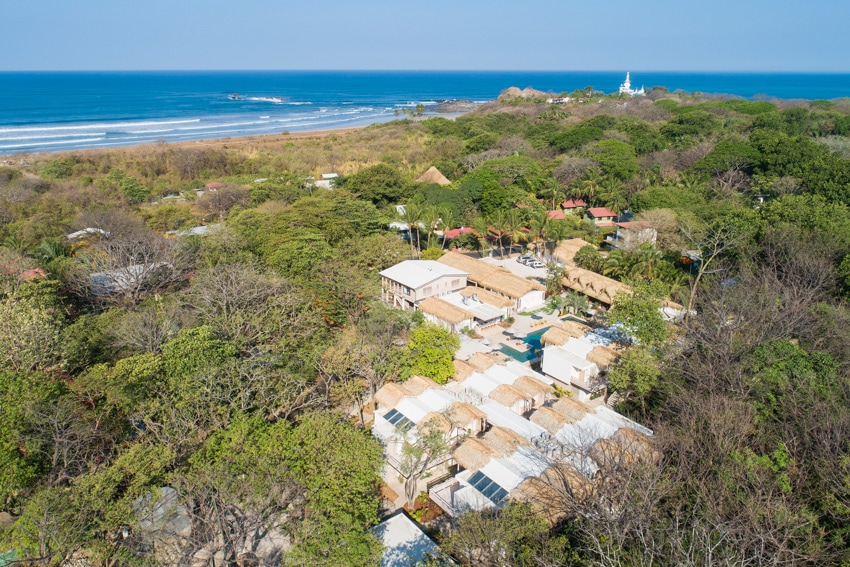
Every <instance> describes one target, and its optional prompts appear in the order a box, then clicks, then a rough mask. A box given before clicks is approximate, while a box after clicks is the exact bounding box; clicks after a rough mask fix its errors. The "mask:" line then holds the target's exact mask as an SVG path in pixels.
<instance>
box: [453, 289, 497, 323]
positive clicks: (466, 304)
mask: <svg viewBox="0 0 850 567" xmlns="http://www.w3.org/2000/svg"><path fill="white" fill-rule="evenodd" d="M440 299H442V300H443V301H446V302H448V303H451V304H452V305H454V306H456V307H460V308H461V309H463V310H464V311H469V312H470V313H472V314H473V315H475V318H476V319H481V320H482V321H492V320H493V319H499V318H501V317H503V316H504V315H505V312H504V311H502V310H501V309H499V308H498V307H493V306H492V305H488V304H487V303H482V302H480V301H477V300H475V299H472V298H471V297H466V296H464V295H462V294H461V293H460V292H459V291H456V292H455V293H450V294H448V295H444V296H442V297H440Z"/></svg>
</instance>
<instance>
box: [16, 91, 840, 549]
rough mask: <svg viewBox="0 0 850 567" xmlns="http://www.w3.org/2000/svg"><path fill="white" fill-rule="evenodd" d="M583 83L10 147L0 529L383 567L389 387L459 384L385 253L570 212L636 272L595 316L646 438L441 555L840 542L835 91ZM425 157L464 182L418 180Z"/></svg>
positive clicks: (484, 241)
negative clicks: (608, 227) (602, 216)
mask: <svg viewBox="0 0 850 567" xmlns="http://www.w3.org/2000/svg"><path fill="white" fill-rule="evenodd" d="M579 98H581V99H582V100H583V101H585V102H579V100H578V99H579ZM575 99H576V100H574V101H572V102H570V103H567V104H548V103H546V102H545V100H537V99H528V100H516V99H511V100H507V101H506V100H502V101H494V102H492V103H488V104H486V105H484V106H483V107H481V108H480V109H479V110H477V111H476V112H473V113H470V114H468V115H465V116H462V117H459V118H457V119H455V120H447V119H444V118H439V117H437V118H429V119H425V120H413V119H404V120H399V121H396V122H392V123H388V124H381V125H374V126H370V127H368V128H364V129H361V130H354V131H350V132H335V133H327V134H315V135H306V134H302V135H296V134H281V135H274V136H269V137H265V138H250V139H233V140H220V141H212V142H199V143H187V144H181V145H170V144H154V145H150V146H142V147H135V148H126V149H113V150H89V151H80V152H73V153H68V154H47V155H33V156H27V157H26V159H25V161H26V163H27V164H28V165H26V166H21V165H14V166H8V167H0V552H3V551H6V550H14V554H15V557H16V558H17V559H18V560H20V561H22V562H23V563H25V564H33V565H60V564H63V563H64V564H69V563H68V562H69V561H71V560H72V559H75V560H83V559H84V560H86V561H89V562H90V563H91V564H94V565H104V566H106V565H160V564H187V565H188V564H213V562H214V564H216V565H247V564H258V563H251V562H252V561H256V562H260V563H259V564H277V563H280V564H283V565H364V566H366V565H377V564H378V562H379V560H380V556H381V547H380V544H379V542H378V540H377V538H376V537H375V536H374V535H373V534H372V532H370V531H369V529H370V528H371V527H372V526H374V525H375V524H376V523H377V521H378V519H379V514H380V510H381V506H382V504H381V498H382V497H381V492H380V474H379V472H380V469H381V467H382V450H381V447H380V444H379V443H378V442H377V441H376V440H375V439H374V438H373V437H372V436H371V435H370V434H369V430H368V428H367V427H365V425H367V424H368V423H369V421H370V420H371V412H372V411H373V399H374V395H375V392H377V390H378V389H379V388H380V387H381V386H382V385H383V384H385V383H387V382H400V381H404V380H406V379H407V378H409V377H410V376H411V375H417V374H421V375H426V376H429V377H430V378H432V379H434V380H435V381H437V382H445V381H447V380H448V379H450V378H451V377H452V376H453V373H454V368H453V364H452V353H453V352H454V350H455V349H456V348H457V346H458V342H457V340H458V339H457V338H456V337H454V336H452V335H450V334H448V333H447V332H445V331H443V330H442V329H440V328H437V327H434V326H431V325H429V324H428V323H426V322H424V321H423V320H422V318H421V316H419V317H417V316H411V315H410V314H409V313H406V312H402V311H396V310H393V309H390V308H388V307H387V306H385V305H383V304H382V303H381V302H380V277H379V275H378V273H379V272H380V271H381V270H383V269H385V268H387V267H389V266H392V265H394V264H396V263H397V262H399V261H401V260H404V259H409V258H411V257H414V258H419V257H422V258H432V257H439V256H440V255H441V254H442V253H443V251H445V250H446V249H448V248H449V247H458V248H460V249H466V250H469V251H479V252H480V253H482V254H488V253H491V252H492V253H493V254H495V255H505V254H509V253H511V251H517V250H519V249H520V248H530V249H534V250H538V251H540V252H541V253H543V252H546V251H551V250H554V248H555V247H556V246H557V244H558V243H560V242H562V241H564V240H565V239H567V238H571V237H581V238H584V239H585V240H587V241H588V242H589V243H591V244H592V246H590V247H587V248H586V249H582V250H580V251H579V253H578V254H577V255H576V259H575V261H576V263H577V264H578V265H580V266H582V267H584V268H586V269H589V270H592V271H595V272H598V273H600V274H604V275H606V276H609V277H612V278H615V279H618V280H621V281H623V282H627V283H629V284H631V285H632V288H633V289H634V290H635V292H634V293H633V294H632V295H631V296H628V297H624V296H621V297H618V298H617V301H615V304H614V306H613V308H612V309H611V311H610V313H609V317H610V320H611V321H612V322H620V323H621V324H622V325H623V326H624V327H625V328H626V329H628V331H629V332H630V333H631V334H632V335H633V336H635V337H636V338H637V341H638V343H639V346H638V348H635V349H633V350H630V351H629V354H628V355H627V356H624V357H623V358H622V360H621V362H620V364H619V366H617V367H615V369H614V370H613V371H612V372H611V374H610V386H611V387H612V389H614V390H616V391H617V392H618V396H619V399H620V400H621V401H620V406H619V409H620V411H622V412H624V413H626V414H628V415H630V416H631V417H633V418H634V419H636V420H638V421H640V422H642V423H644V424H646V425H647V426H650V427H652V429H653V430H654V432H655V437H654V442H655V448H656V449H657V451H658V454H659V455H660V457H659V458H658V459H657V460H654V461H652V462H648V463H646V464H645V465H643V466H629V467H622V468H621V469H618V470H617V471H616V478H612V479H611V482H610V483H606V484H605V492H604V493H593V494H590V493H585V492H581V491H576V492H572V493H568V492H565V493H560V494H558V495H557V498H553V497H551V495H550V498H548V499H547V501H546V503H545V505H546V506H548V507H550V508H555V509H558V510H561V511H562V512H563V514H562V515H561V516H560V517H561V518H562V519H561V520H560V521H559V522H557V523H555V524H554V525H552V524H550V523H549V522H547V521H546V520H545V519H543V518H542V517H541V516H540V515H539V514H538V513H537V512H536V509H535V507H533V506H526V505H520V504H518V503H515V504H511V505H509V506H506V507H504V508H502V509H501V510H499V511H497V512H486V513H470V514H469V515H467V516H464V517H462V518H460V519H459V520H458V521H457V522H456V523H455V524H454V525H453V526H451V529H446V530H445V531H444V532H443V533H442V534H439V535H438V536H437V538H438V541H439V542H440V543H441V544H442V545H443V548H444V551H446V552H448V553H450V554H451V555H452V556H453V557H454V558H455V559H456V560H457V561H458V562H459V563H460V564H463V565H517V566H520V565H600V566H601V565H624V566H644V565H646V566H649V565H670V566H674V565H675V566H679V565H709V564H737V565H760V564H768V563H769V564H773V565H828V564H832V565H842V564H850V528H848V527H849V526H850V480H848V479H850V308H848V305H847V299H848V297H850V157H848V149H847V148H848V147H850V138H848V136H850V101H848V100H847V99H842V100H836V101H812V102H809V101H749V100H739V99H728V98H714V97H702V96H699V95H688V94H680V93H670V92H668V91H666V89H663V88H658V87H656V88H654V89H651V90H649V91H648V93H647V96H646V97H633V98H629V97H622V96H610V97H603V96H595V95H593V94H592V90H586V91H584V92H582V93H576V96H575ZM432 165H433V166H436V167H437V168H438V169H439V171H440V172H442V174H443V175H445V177H446V178H447V179H448V181H449V182H450V183H449V184H447V185H440V184H437V183H428V182H417V181H415V180H416V179H417V177H418V176H419V175H421V174H422V173H423V172H424V171H425V170H427V169H428V168H429V167H430V166H432ZM330 172H333V173H338V174H339V177H337V178H336V179H335V180H334V181H333V188H331V189H327V188H324V187H322V186H321V185H318V184H317V183H316V182H315V180H316V179H319V178H320V176H321V174H323V173H330ZM567 199H574V200H579V199H581V200H582V201H583V202H584V203H585V205H586V206H587V207H607V208H608V209H611V210H612V211H614V212H616V213H625V212H626V211H628V212H630V213H633V214H634V217H633V219H634V220H641V221H646V222H650V223H652V225H653V226H654V227H655V228H656V230H657V232H658V238H657V240H656V242H655V243H654V244H642V245H640V246H639V247H637V248H635V249H634V250H632V251H629V252H625V251H623V252H611V253H608V254H602V253H601V252H600V250H599V249H598V247H597V246H596V245H598V244H600V243H601V242H602V240H603V239H604V236H605V230H604V229H601V230H600V228H599V227H597V226H595V225H594V224H593V222H591V221H589V220H586V219H585V218H584V216H583V215H582V214H580V213H579V214H566V215H563V214H561V215H550V212H551V211H561V206H560V204H561V203H562V202H563V201H565V200H567ZM399 205H404V208H403V212H400V211H399V210H398V209H397V206H399ZM394 221H399V222H404V223H406V224H407V225H408V226H409V227H411V231H410V237H409V238H408V239H407V240H406V241H405V240H404V239H402V238H400V237H399V235H398V234H397V233H396V232H394V231H392V230H389V229H388V228H387V227H388V225H390V223H392V222H394ZM200 226H204V227H206V229H205V230H204V231H201V232H194V233H193V232H192V231H191V230H190V229H192V228H195V227H200ZM461 227H463V228H465V229H469V228H471V229H472V230H470V231H466V230H462V231H459V234H458V235H457V236H456V237H455V238H454V239H453V241H451V242H449V241H448V240H447V239H445V238H441V234H442V233H443V232H445V231H446V230H449V229H459V228H461ZM438 232H439V234H438ZM75 233H76V235H75V236H73V237H72V238H69V235H73V234H75ZM547 285H548V286H549V288H550V289H549V292H550V295H554V296H558V295H559V294H560V292H561V291H562V289H561V285H560V278H559V277H554V278H550V280H548V281H547ZM668 298H670V299H672V300H674V301H677V302H678V303H681V304H682V305H683V306H685V311H686V316H685V318H684V321H682V322H681V323H680V324H678V325H670V324H669V323H666V322H665V321H664V320H663V319H661V318H660V316H659V314H658V309H657V308H658V307H659V306H660V305H661V301H662V300H665V299H668ZM581 299H582V298H572V299H569V298H564V300H563V301H561V300H555V301H552V302H551V306H552V308H553V310H555V309H558V310H561V309H565V308H566V307H568V304H570V305H572V304H578V305H582V301H581ZM414 496H415V495H414ZM261 542H262V544H263V545H266V544H268V545H271V543H270V542H272V543H274V546H273V547H275V549H277V550H278V551H277V552H276V553H275V554H273V556H268V555H266V556H263V557H260V555H262V554H261V553H260V552H259V551H258V549H259V548H261V547H263V545H260V543H261ZM204 561H206V563H204ZM193 562H194V563H193Z"/></svg>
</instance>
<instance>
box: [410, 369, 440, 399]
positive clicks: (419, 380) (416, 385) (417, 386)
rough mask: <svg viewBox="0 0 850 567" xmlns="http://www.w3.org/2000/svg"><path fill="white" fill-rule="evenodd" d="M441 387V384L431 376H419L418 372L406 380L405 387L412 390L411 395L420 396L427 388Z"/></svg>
mask: <svg viewBox="0 0 850 567" xmlns="http://www.w3.org/2000/svg"><path fill="white" fill-rule="evenodd" d="M439 387H440V385H439V384H437V383H436V382H434V381H433V380H431V379H430V378H426V377H425V376H418V375H416V374H414V375H413V376H411V377H410V378H408V379H407V380H406V381H405V382H404V389H405V390H407V391H408V392H410V395H411V396H418V395H419V394H421V393H422V392H424V391H425V390H428V389H430V388H439Z"/></svg>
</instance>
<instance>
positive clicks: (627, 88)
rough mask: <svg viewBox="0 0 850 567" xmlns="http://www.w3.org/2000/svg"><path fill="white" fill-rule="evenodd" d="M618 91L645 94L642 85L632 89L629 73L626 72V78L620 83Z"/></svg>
mask: <svg viewBox="0 0 850 567" xmlns="http://www.w3.org/2000/svg"><path fill="white" fill-rule="evenodd" d="M620 93H622V94H627V95H629V96H638V95H644V94H646V92H645V91H644V89H643V87H641V88H639V89H637V90H632V82H631V80H630V79H629V73H626V80H625V82H624V83H623V84H622V85H620Z"/></svg>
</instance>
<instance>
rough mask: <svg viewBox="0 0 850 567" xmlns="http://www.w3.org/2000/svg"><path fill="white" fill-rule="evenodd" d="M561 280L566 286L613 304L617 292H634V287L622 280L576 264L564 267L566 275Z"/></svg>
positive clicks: (602, 301) (607, 303) (597, 299)
mask: <svg viewBox="0 0 850 567" xmlns="http://www.w3.org/2000/svg"><path fill="white" fill-rule="evenodd" d="M561 282H562V283H563V284H564V286H565V287H568V288H570V289H572V290H575V291H577V292H579V293H583V294H584V295H586V296H588V297H591V298H593V299H595V300H596V301H599V302H601V303H605V304H606V305H611V304H612V303H613V302H614V297H615V296H616V295H617V293H619V292H622V293H631V292H632V289H631V288H630V287H629V286H627V285H626V284H624V283H622V282H618V281H617V280H612V279H611V278H607V277H605V276H603V275H600V274H597V273H596V272H591V271H590V270H585V269H583V268H577V267H575V266H565V267H564V277H563V279H562V280H561Z"/></svg>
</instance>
